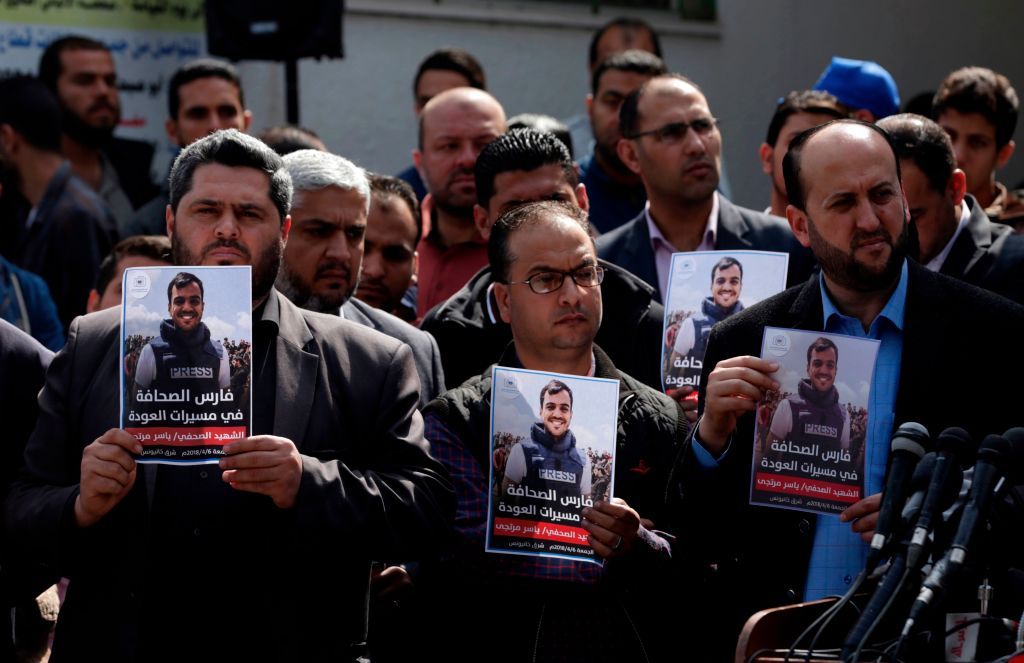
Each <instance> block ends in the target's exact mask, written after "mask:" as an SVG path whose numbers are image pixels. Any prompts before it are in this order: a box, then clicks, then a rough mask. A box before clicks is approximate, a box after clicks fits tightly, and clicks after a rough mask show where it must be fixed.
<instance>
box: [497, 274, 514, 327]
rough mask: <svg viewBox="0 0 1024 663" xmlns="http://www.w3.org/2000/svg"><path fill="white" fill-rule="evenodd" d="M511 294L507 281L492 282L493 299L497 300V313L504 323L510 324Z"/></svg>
mask: <svg viewBox="0 0 1024 663" xmlns="http://www.w3.org/2000/svg"><path fill="white" fill-rule="evenodd" d="M510 294H511V290H510V286H509V285H508V284H507V283H498V282H497V281H495V282H494V301H496V302H498V315H500V316H501V319H502V320H503V321H504V322H505V324H512V307H511V305H510V303H509V295H510Z"/></svg>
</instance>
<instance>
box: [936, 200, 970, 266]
mask: <svg viewBox="0 0 1024 663" xmlns="http://www.w3.org/2000/svg"><path fill="white" fill-rule="evenodd" d="M970 220H971V208H970V206H968V204H967V198H964V199H963V202H961V203H960V223H958V224H957V225H956V230H955V231H954V232H953V236H952V237H950V238H949V241H948V242H946V246H945V247H944V248H943V249H942V251H940V252H939V255H937V256H935V257H934V258H932V259H931V260H929V261H928V264H926V265H925V267H926V268H928V269H930V270H932V271H933V272H937V271H939V270H940V269H942V265H943V263H945V262H946V258H948V257H949V252H950V251H952V250H953V244H954V243H955V242H956V238H957V237H959V236H960V233H962V232H963V230H964V228H966V227H967V222H968V221H970Z"/></svg>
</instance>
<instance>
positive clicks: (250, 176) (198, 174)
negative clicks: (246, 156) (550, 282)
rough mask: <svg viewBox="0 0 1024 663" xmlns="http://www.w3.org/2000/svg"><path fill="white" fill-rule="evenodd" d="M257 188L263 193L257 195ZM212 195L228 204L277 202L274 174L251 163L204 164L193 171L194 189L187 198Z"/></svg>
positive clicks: (209, 196) (270, 203)
mask: <svg viewBox="0 0 1024 663" xmlns="http://www.w3.org/2000/svg"><path fill="white" fill-rule="evenodd" d="M253 190H259V192H260V194H261V195H256V196H254V191H253ZM211 197H212V198H214V199H216V200H219V201H221V202H225V203H229V202H230V203H238V202H245V203H250V204H251V203H260V204H267V205H273V201H272V200H270V175H268V174H267V173H265V172H264V171H262V170H259V169H258V168H250V167H248V166H225V165H224V164H220V163H204V164H202V165H201V166H198V167H196V169H195V171H193V173H192V189H191V190H190V191H189V192H188V193H186V194H185V196H184V198H203V199H209V198H211Z"/></svg>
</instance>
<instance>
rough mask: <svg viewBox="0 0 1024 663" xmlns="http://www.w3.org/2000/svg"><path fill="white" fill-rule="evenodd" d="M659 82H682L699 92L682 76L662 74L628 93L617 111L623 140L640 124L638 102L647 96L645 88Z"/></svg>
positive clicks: (696, 87) (691, 82) (698, 88)
mask: <svg viewBox="0 0 1024 663" xmlns="http://www.w3.org/2000/svg"><path fill="white" fill-rule="evenodd" d="M660 80H676V81H682V82H683V83H686V84H687V85H692V86H693V87H694V88H695V89H696V90H697V91H698V92H701V89H700V86H699V85H697V84H696V83H694V82H693V81H691V80H690V79H689V78H687V77H686V76H683V75H682V74H666V73H663V74H659V75H657V76H655V77H654V78H651V79H650V80H648V81H647V82H646V83H644V84H643V85H641V86H640V87H639V88H638V89H636V90H633V91H632V92H630V93H629V96H628V97H626V100H625V101H623V102H622V108H620V109H619V134H620V135H622V136H623V137H624V138H628V137H630V136H632V135H633V134H635V133H636V131H637V125H638V124H639V123H640V100H641V99H643V96H644V95H645V94H647V88H648V87H650V85H651V83H654V82H655V81H660ZM701 93H702V94H703V92H701Z"/></svg>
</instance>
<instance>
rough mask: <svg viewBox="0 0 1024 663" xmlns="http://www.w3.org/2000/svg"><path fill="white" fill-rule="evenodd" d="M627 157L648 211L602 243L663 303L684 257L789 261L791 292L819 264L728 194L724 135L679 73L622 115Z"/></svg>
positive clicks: (603, 251)
mask: <svg viewBox="0 0 1024 663" xmlns="http://www.w3.org/2000/svg"><path fill="white" fill-rule="evenodd" d="M619 122H620V129H621V132H622V136H623V138H622V140H620V141H619V158H620V159H621V160H622V162H623V163H624V164H626V165H627V166H628V167H629V168H630V169H631V170H632V171H633V172H635V173H637V174H638V175H639V176H640V179H641V180H643V183H644V188H645V189H646V191H647V200H648V206H647V208H646V209H644V211H643V212H642V213H641V214H640V215H639V216H638V217H636V218H635V219H633V220H632V221H630V222H629V223H627V224H626V225H624V226H622V227H620V228H617V229H615V230H613V231H612V232H610V233H608V234H606V235H602V236H601V237H599V238H598V240H597V253H598V256H599V257H600V258H602V259H604V260H607V261H608V262H611V263H614V264H616V265H618V266H619V267H622V268H623V269H626V270H629V271H630V272H632V273H633V274H636V275H637V276H639V277H640V278H642V279H643V280H644V281H646V282H647V283H649V284H651V285H652V286H654V289H655V291H656V292H657V296H658V299H657V301H659V302H663V301H664V299H665V297H666V295H667V292H666V288H667V287H668V275H669V268H670V264H671V255H672V253H674V252H677V251H711V250H716V249H719V250H738V249H748V250H760V251H781V252H783V253H788V254H789V273H788V274H787V282H788V283H789V284H790V285H795V284H797V283H800V282H801V281H803V280H804V279H806V278H807V276H808V275H809V274H810V273H811V270H812V269H813V267H814V261H813V260H812V258H811V255H810V253H809V252H808V251H807V250H806V249H805V248H803V247H802V246H800V244H799V243H798V242H797V241H796V239H795V238H794V237H793V233H792V232H790V230H789V228H788V227H787V226H786V223H785V221H784V220H782V219H779V218H777V217H773V216H769V215H767V214H764V213H763V212H755V211H753V210H749V209H745V208H742V207H738V206H736V205H733V204H732V203H731V202H729V201H728V200H727V199H726V198H725V197H724V196H722V195H720V194H719V193H718V192H717V191H716V190H715V189H716V188H717V187H718V178H719V171H720V168H721V151H722V134H721V132H720V131H719V130H718V126H717V123H716V121H715V118H714V117H713V116H712V115H711V110H710V109H709V108H708V102H707V99H705V98H704V95H703V93H701V91H700V88H698V87H697V85H696V84H695V83H693V82H692V81H690V80H689V79H687V78H684V77H683V76H679V75H678V74H669V75H665V76H656V77H655V78H652V79H651V80H650V81H648V82H647V83H646V84H644V86H643V87H641V88H640V89H639V90H637V91H636V92H634V93H633V94H631V95H630V96H629V97H627V99H626V101H625V102H624V103H623V104H622V110H621V111H619Z"/></svg>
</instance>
